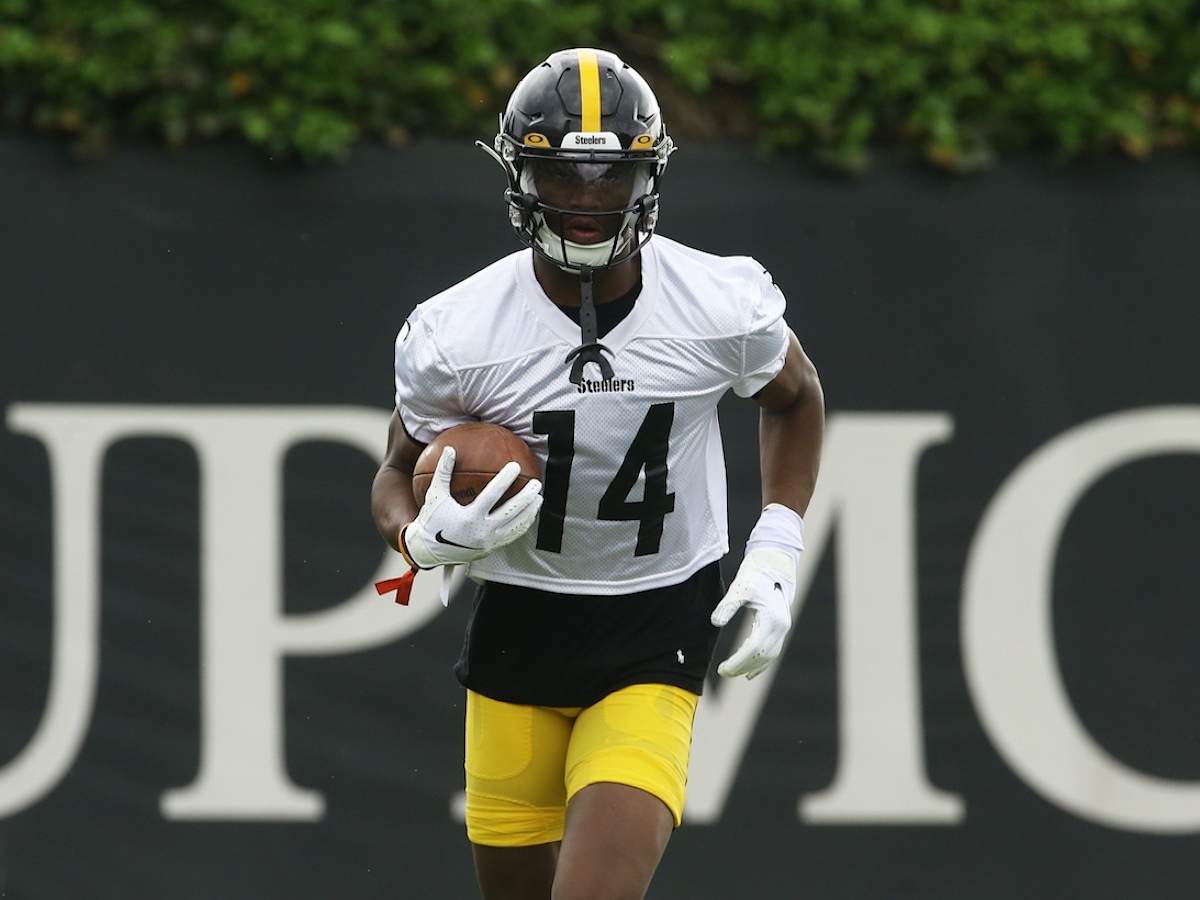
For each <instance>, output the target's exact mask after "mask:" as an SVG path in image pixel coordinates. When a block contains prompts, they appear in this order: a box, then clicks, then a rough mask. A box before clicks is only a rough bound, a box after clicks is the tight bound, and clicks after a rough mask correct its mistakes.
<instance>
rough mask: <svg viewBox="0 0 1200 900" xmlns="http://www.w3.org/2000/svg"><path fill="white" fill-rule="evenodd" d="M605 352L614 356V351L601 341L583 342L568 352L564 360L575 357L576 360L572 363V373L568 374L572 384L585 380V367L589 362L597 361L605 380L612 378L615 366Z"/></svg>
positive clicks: (566, 361)
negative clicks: (605, 355) (606, 357)
mask: <svg viewBox="0 0 1200 900" xmlns="http://www.w3.org/2000/svg"><path fill="white" fill-rule="evenodd" d="M605 353H607V354H608V355H609V356H612V351H611V350H609V349H608V348H607V347H605V346H604V345H603V344H601V343H600V342H599V341H593V342H592V343H590V344H582V345H580V346H578V347H576V348H575V349H574V350H572V351H571V352H570V353H568V354H567V358H566V359H565V360H563V362H564V363H570V362H571V360H572V359H574V362H573V363H571V374H570V375H568V376H567V377H568V378H569V379H570V381H571V384H575V385H578V384H581V383H582V382H583V367H584V366H586V365H587V364H588V363H595V364H596V365H598V366H599V367H600V377H601V378H602V379H604V380H605V381H609V380H611V379H612V377H613V367H612V364H611V363H610V362H609V361H608V360H607V359H605V358H604V354H605Z"/></svg>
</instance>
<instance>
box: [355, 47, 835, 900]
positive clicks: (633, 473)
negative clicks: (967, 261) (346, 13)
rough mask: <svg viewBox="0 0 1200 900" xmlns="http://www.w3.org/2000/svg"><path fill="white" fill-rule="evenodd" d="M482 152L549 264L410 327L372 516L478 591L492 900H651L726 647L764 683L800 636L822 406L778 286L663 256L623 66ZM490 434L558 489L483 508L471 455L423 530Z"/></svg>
mask: <svg viewBox="0 0 1200 900" xmlns="http://www.w3.org/2000/svg"><path fill="white" fill-rule="evenodd" d="M481 146H483V145H481ZM484 149H485V150H487V151H488V152H489V153H490V154H491V155H492V156H493V157H494V158H495V159H496V160H497V161H498V162H499V163H500V165H501V166H502V167H503V168H504V172H505V175H506V177H507V179H508V190H507V192H506V194H505V197H506V200H507V205H508V209H507V211H508V217H509V221H510V223H511V225H512V227H513V229H514V231H515V232H516V235H517V237H518V238H520V240H521V241H522V243H524V244H525V247H526V249H524V250H521V251H518V252H517V253H514V254H512V255H511V256H507V257H505V258H503V259H501V260H499V261H497V262H495V263H493V264H492V265H490V266H488V267H487V268H485V269H483V270H482V271H480V272H478V273H477V274H475V275H473V276H471V277H470V278H468V279H466V280H465V281H463V282H461V283H460V284H457V285H455V286H454V287H452V288H450V289H449V290H447V291H445V292H443V293H441V294H438V295H437V296H435V297H433V298H431V299H429V300H427V301H425V302H424V303H421V304H420V305H419V306H418V307H417V308H416V310H415V311H414V312H413V314H412V315H411V316H410V317H409V319H408V321H407V322H406V323H405V324H404V326H403V327H402V328H401V329H400V333H399V336H398V337H397V340H396V357H395V368H396V413H395V415H394V416H393V417H392V422H391V428H390V430H389V434H388V450H387V456H386V459H385V460H384V463H383V465H382V467H381V468H380V470H379V473H378V475H377V476H376V479H375V483H374V487H373V491H372V510H373V514H374V517H375V520H376V524H377V527H378V528H379V531H380V533H381V534H382V535H383V537H384V538H385V540H386V541H387V542H388V544H389V545H390V546H392V547H395V548H397V549H399V550H400V552H401V553H403V554H404V557H405V559H406V560H407V561H408V563H409V564H410V566H412V567H413V568H414V569H429V568H434V567H437V566H445V565H455V564H466V565H467V566H468V568H467V573H468V575H469V576H471V577H472V578H473V579H474V580H475V581H477V582H478V583H479V588H478V594H477V597H476V600H475V605H474V609H473V612H472V614H471V619H470V625H469V627H468V631H467V636H466V640H465V643H464V646H463V650H462V654H461V657H460V659H459V660H458V663H457V665H456V667H455V672H456V674H457V677H458V679H459V681H460V682H461V683H462V684H463V685H464V687H465V688H466V694H467V703H466V766H465V768H466V825H467V835H468V838H469V840H470V841H471V843H472V847H473V854H474V859H475V865H476V872H477V875H478V880H479V884H480V888H481V890H482V893H483V896H484V898H485V900H502V898H521V900H530V898H550V897H551V896H552V895H553V897H554V898H555V900H568V898H583V897H587V898H592V900H595V898H606V897H611V898H639V897H642V896H643V895H644V894H645V892H646V890H647V887H648V885H649V883H650V879H651V876H652V875H653V873H654V870H655V867H656V866H657V865H658V862H659V860H660V858H661V856H662V853H663V850H664V848H665V847H666V844H667V840H668V838H669V837H670V835H671V833H672V830H673V829H674V828H675V827H677V826H678V825H679V824H680V822H681V819H682V815H683V805H684V786H685V783H686V779H687V767H688V753H689V749H690V744H691V736H692V722H693V717H694V715H695V711H696V705H697V702H698V700H699V695H700V693H701V691H702V689H703V686H704V677H705V673H706V671H707V670H708V667H709V663H710V659H711V656H712V654H713V650H714V646H715V643H716V638H717V634H718V630H719V628H720V627H721V626H723V625H725V624H726V623H727V622H729V621H730V619H731V618H732V617H733V615H734V614H735V613H736V612H737V610H739V609H741V608H742V607H745V608H747V610H748V611H749V613H748V614H749V615H750V616H751V617H752V626H751V628H750V631H749V636H748V637H747V638H746V640H745V641H744V642H743V643H742V645H741V646H740V647H739V648H738V649H737V650H736V651H735V652H734V653H733V655H732V656H730V658H728V659H726V660H725V661H724V662H722V663H721V664H720V666H719V668H718V670H717V671H718V672H719V673H720V674H721V675H723V676H725V677H729V678H732V677H736V676H741V675H745V676H747V677H749V678H753V677H754V676H755V675H757V674H758V673H760V672H762V671H763V670H764V669H765V668H766V667H767V666H768V665H770V663H771V662H772V660H774V659H775V658H776V657H777V656H778V655H779V653H780V651H781V648H782V646H783V641H784V637H785V635H786V633H787V631H788V629H789V627H790V626H791V607H792V602H793V599H794V594H795V585H796V567H797V565H798V562H799V558H800V552H801V550H802V549H803V546H804V542H803V520H802V518H801V517H802V516H803V514H804V512H805V510H806V508H807V506H808V502H809V498H810V497H811V495H812V491H813V486H814V483H815V481H816V475H817V465H818V459H819V455H820V444H821V435H822V428H823V422H824V404H823V397H822V393H821V387H820V383H819V381H818V379H817V375H816V372H815V370H814V368H813V365H812V363H811V362H810V361H809V360H808V358H807V357H806V356H805V354H804V352H803V350H801V348H800V344H799V342H798V341H797V339H796V336H795V334H793V333H792V332H791V330H790V329H789V328H788V326H787V325H786V323H785V322H784V318H783V312H784V305H785V304H784V298H783V295H782V294H781V293H780V290H779V288H778V287H776V285H775V284H774V282H773V281H772V280H771V276H770V275H769V274H768V273H767V272H766V270H764V269H763V267H762V266H761V265H759V263H757V262H756V261H754V260H753V259H750V258H748V257H730V258H723V257H718V256H713V255H710V254H708V253H703V252H700V251H699V250H693V249H691V248H689V247H685V246H683V245H682V244H679V243H676V242H675V241H671V240H669V239H667V238H665V237H662V236H661V235H660V236H654V228H655V224H656V221H657V219H658V202H659V186H660V183H661V181H662V177H663V173H664V171H665V170H666V167H667V160H668V158H669V157H670V155H671V152H672V151H673V150H674V144H673V143H672V141H671V138H670V137H668V135H667V132H666V129H665V127H664V125H663V120H662V116H661V114H660V111H659V106H658V102H657V100H656V99H655V97H654V94H653V93H652V92H651V90H650V88H649V86H648V85H647V84H646V82H645V81H644V80H643V79H642V78H641V76H639V75H638V73H637V72H635V71H634V70H633V69H631V68H630V67H629V66H627V65H626V64H624V63H623V62H622V61H621V60H620V59H619V58H618V57H617V56H616V55H614V54H612V53H609V52H606V51H603V50H592V49H575V50H564V51H561V52H558V53H555V54H553V55H551V56H550V57H549V58H548V59H547V60H546V61H545V62H543V63H542V64H541V65H539V66H538V67H537V68H535V69H534V70H533V71H531V72H530V73H529V74H528V75H526V76H525V78H524V79H523V80H522V81H521V82H520V84H518V85H517V87H516V89H515V90H514V92H513V94H512V97H511V99H510V100H509V103H508V106H507V109H506V111H505V112H504V114H503V115H502V116H501V119H500V131H499V134H497V135H496V138H495V142H494V145H493V147H491V148H488V147H486V146H485V147H484ZM730 389H732V390H733V391H734V393H736V394H737V395H738V396H741V397H749V398H753V400H754V401H755V402H756V403H757V404H758V406H759V407H760V409H761V413H760V428H759V447H760V455H761V469H762V499H763V511H762V515H761V518H759V520H758V523H757V525H756V526H755V527H754V529H753V530H752V531H751V533H750V536H749V541H748V542H747V545H746V552H745V555H744V557H743V562H742V564H741V567H740V568H739V570H738V572H737V576H736V577H735V579H734V581H733V583H732V585H730V587H729V589H728V590H727V591H726V590H725V589H724V586H723V584H722V580H721V574H720V569H719V561H720V559H721V557H723V556H724V555H725V553H726V552H727V550H728V537H727V533H726V531H727V526H726V496H725V465H724V458H723V455H722V448H721V435H720V430H719V428H718V425H717V402H718V401H719V400H720V399H721V397H722V396H723V395H724V394H725V393H726V392H727V391H728V390H730ZM478 420H482V421H485V422H492V423H495V424H498V425H502V426H504V427H505V428H508V429H509V430H511V431H513V432H515V433H516V434H518V435H520V436H521V437H522V438H523V439H524V440H525V441H526V442H528V444H529V445H530V446H531V447H532V448H533V450H534V452H535V454H536V455H537V456H538V458H539V461H540V462H541V463H542V465H543V471H544V478H543V483H542V484H539V483H538V482H536V481H534V482H530V484H528V485H526V487H525V488H524V489H523V490H522V491H520V492H519V493H518V494H517V495H516V496H515V497H513V498H512V499H511V500H509V501H508V502H507V503H506V504H505V505H503V506H501V507H499V509H497V510H496V511H494V512H493V511H492V505H493V504H494V503H495V501H496V499H497V498H498V497H500V496H501V494H502V493H503V492H504V491H505V490H506V489H507V488H508V487H509V485H511V483H512V482H513V480H514V478H515V477H516V474H517V472H516V468H515V463H513V464H510V465H509V466H506V467H505V468H504V469H502V470H501V471H500V473H499V474H497V475H496V476H495V478H494V479H493V481H492V483H491V484H490V485H489V487H488V489H487V490H486V491H485V492H483V493H481V494H480V496H479V497H478V498H477V499H476V500H475V501H474V502H473V503H471V504H470V505H467V506H462V505H460V504H458V503H457V502H456V501H455V500H454V499H453V498H451V497H450V496H449V494H448V490H447V488H448V484H449V479H450V477H451V474H452V471H453V466H454V453H453V450H452V449H447V450H446V451H445V452H444V453H443V454H442V456H441V458H440V460H439V462H438V465H437V469H436V471H435V473H434V476H433V481H432V485H431V488H430V490H429V492H428V495H427V497H426V499H425V502H424V505H422V506H421V507H420V508H419V509H418V508H417V505H416V503H415V501H414V499H413V492H412V478H411V473H412V471H413V465H414V462H415V460H416V457H417V455H418V454H419V453H420V451H421V449H422V448H423V447H424V446H425V445H426V444H427V443H428V442H429V441H431V440H433V439H434V437H436V436H437V435H438V434H439V433H440V432H442V431H444V430H446V429H447V428H450V427H452V426H454V425H458V424H461V423H464V422H471V421H478Z"/></svg>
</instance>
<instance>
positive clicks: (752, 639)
mask: <svg viewBox="0 0 1200 900" xmlns="http://www.w3.org/2000/svg"><path fill="white" fill-rule="evenodd" d="M795 595H796V561H795V559H794V558H793V557H792V556H791V555H790V554H788V553H786V552H784V551H783V550H776V549H773V548H769V547H762V548H755V549H753V550H747V551H746V555H745V557H743V559H742V564H741V566H739V567H738V571H737V576H736V577H735V578H734V579H733V584H731V585H730V586H729V590H728V591H727V592H726V594H725V597H724V598H723V599H722V600H721V602H720V603H718V604H717V608H716V609H714V610H713V614H712V623H713V624H714V625H716V626H717V627H718V628H721V627H724V626H725V625H726V624H728V622H729V620H730V619H732V618H733V614H734V613H736V612H737V611H738V610H739V609H741V608H742V607H743V606H745V607H747V608H749V609H750V611H751V615H752V616H753V623H752V624H751V626H750V634H749V636H748V637H747V638H746V640H744V641H743V642H742V645H741V646H740V647H738V649H737V650H736V651H734V653H733V655H732V656H730V657H729V659H727V660H725V661H724V662H723V663H721V665H719V666H718V667H717V674H718V675H723V676H724V677H726V678H736V677H737V676H738V675H745V676H746V678H747V679H750V678H754V677H755V676H757V675H760V674H762V672H763V671H764V670H765V669H766V668H767V666H769V665H770V664H771V663H772V662H774V661H775V659H776V658H777V657H778V656H779V654H780V653H781V652H782V651H783V640H784V638H785V637H787V633H788V629H789V628H791V627H792V600H793V598H794V597H795Z"/></svg>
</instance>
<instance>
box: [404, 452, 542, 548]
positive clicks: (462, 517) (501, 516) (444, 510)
mask: <svg viewBox="0 0 1200 900" xmlns="http://www.w3.org/2000/svg"><path fill="white" fill-rule="evenodd" d="M453 472H454V448H453V447H446V448H445V449H444V450H443V451H442V455H441V457H440V458H439V459H438V463H437V468H436V469H434V472H433V478H432V479H431V480H430V482H429V490H428V492H426V494H425V503H424V505H422V506H421V510H420V512H418V513H417V517H416V518H415V519H413V521H411V522H409V523H408V524H407V525H405V526H404V528H403V529H401V531H400V552H401V553H403V554H404V557H405V559H407V560H408V562H409V563H410V564H412V565H413V566H416V567H417V568H419V569H430V568H433V567H434V566H455V565H459V564H460V563H468V562H472V561H474V560H477V559H483V558H484V557H485V556H487V555H488V554H489V553H491V552H492V551H494V550H498V549H499V548H500V547H503V546H505V545H506V544H511V543H512V542H513V541H515V540H516V539H517V538H519V537H520V536H521V535H523V534H524V533H525V532H526V531H528V530H529V526H530V525H532V524H533V522H534V520H535V519H536V518H537V514H538V510H540V509H541V508H542V495H541V494H540V493H539V491H541V489H542V483H541V482H540V481H538V480H537V479H536V478H535V479H531V480H530V481H529V483H528V484H527V485H525V487H523V488H521V490H520V492H519V493H518V494H517V495H516V496H515V497H513V498H512V499H511V500H509V501H508V502H507V503H505V504H504V505H503V506H501V507H500V508H499V509H497V510H496V511H495V512H492V507H493V506H495V504H496V501H497V500H499V499H500V498H501V497H502V496H503V495H504V492H505V491H507V490H508V489H509V487H510V486H511V485H512V483H513V482H514V481H516V480H517V476H518V475H520V474H521V467H520V465H518V464H517V463H516V462H508V463H505V464H504V468H502V469H501V470H500V471H499V472H497V473H496V474H495V475H494V476H492V480H491V481H489V482H488V483H487V485H486V486H485V487H484V489H483V490H482V491H480V492H479V495H478V496H476V498H475V499H474V500H472V501H471V502H470V503H469V504H467V505H466V506H463V505H462V504H461V503H459V502H458V501H457V500H455V499H454V498H453V497H451V496H450V476H451V474H452V473H453Z"/></svg>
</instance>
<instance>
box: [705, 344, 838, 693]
mask: <svg viewBox="0 0 1200 900" xmlns="http://www.w3.org/2000/svg"><path fill="white" fill-rule="evenodd" d="M776 359H778V357H776ZM754 400H755V402H757V403H758V405H759V409H760V412H759V428H758V441H759V457H760V467H761V470H762V495H763V511H762V515H761V516H759V519H758V523H757V524H756V525H755V526H754V530H753V531H751V532H750V539H749V540H748V541H747V542H746V553H745V555H744V556H743V557H742V564H741V566H739V567H738V572H737V577H735V578H734V580H733V583H732V584H731V585H730V586H729V591H728V592H727V593H726V594H725V597H724V599H722V600H721V602H720V603H719V604H718V605H717V608H716V609H715V610H713V614H712V623H713V624H714V625H717V626H723V625H725V624H726V623H728V622H729V620H730V619H731V618H733V615H734V613H736V612H737V611H738V610H739V609H741V608H742V607H743V606H745V607H747V608H748V609H750V610H751V613H752V615H753V619H752V624H751V627H750V634H749V635H748V636H747V637H746V639H745V640H744V641H743V642H742V644H741V646H739V647H738V649H737V650H736V651H735V652H734V653H733V655H732V656H730V657H729V658H728V659H727V660H725V661H724V662H722V663H721V665H720V666H718V667H717V672H719V673H720V674H721V675H724V676H725V677H727V678H733V677H735V676H737V675H745V676H746V677H747V678H754V677H755V676H756V675H759V674H760V673H761V672H763V671H764V670H765V669H766V668H767V666H769V665H770V664H771V663H772V662H773V661H774V660H775V659H776V657H778V656H779V654H780V653H781V652H783V643H784V639H785V638H786V637H787V633H788V630H789V629H790V628H791V627H792V603H793V602H794V600H795V595H796V567H797V565H798V564H799V562H800V552H801V551H802V550H803V549H804V519H803V518H802V517H803V515H804V513H805V512H806V511H807V509H808V503H809V500H811V499H812V494H813V488H814V487H815V486H816V482H817V468H818V466H819V464H820V457H821V438H822V435H823V434H824V431H825V397H824V394H823V393H822V391H821V382H820V379H818V378H817V370H816V368H815V367H814V366H813V364H812V361H811V360H809V358H808V357H807V356H806V355H805V353H804V350H803V349H802V348H801V347H800V341H798V340H797V339H796V335H795V333H794V332H792V331H790V330H789V331H788V346H787V353H786V356H785V358H784V363H783V368H782V369H781V370H780V371H779V372H778V373H777V374H776V375H775V377H774V378H773V379H771V381H769V382H768V383H767V384H766V386H765V387H763V388H762V389H761V390H759V391H758V392H757V393H756V394H754Z"/></svg>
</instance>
